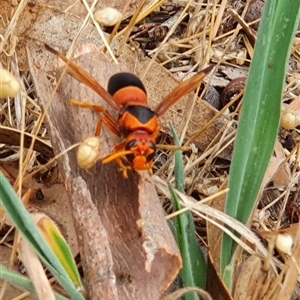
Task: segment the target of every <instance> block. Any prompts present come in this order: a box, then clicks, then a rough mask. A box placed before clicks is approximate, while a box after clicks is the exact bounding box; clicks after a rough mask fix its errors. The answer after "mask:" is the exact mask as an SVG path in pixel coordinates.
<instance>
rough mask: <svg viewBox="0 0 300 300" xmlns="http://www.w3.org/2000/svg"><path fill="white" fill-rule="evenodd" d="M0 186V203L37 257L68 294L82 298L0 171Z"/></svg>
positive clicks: (79, 299) (81, 299)
mask: <svg viewBox="0 0 300 300" xmlns="http://www.w3.org/2000/svg"><path fill="white" fill-rule="evenodd" d="M0 187H1V192H0V205H2V206H3V208H4V209H5V211H6V213H7V214H8V216H9V217H10V218H11V220H12V221H13V223H14V224H15V226H16V227H17V228H18V230H19V231H20V233H21V234H22V235H23V236H24V237H25V238H26V240H27V241H28V243H29V244H30V245H31V246H32V247H33V248H34V249H35V251H36V253H37V254H38V256H39V258H40V259H41V260H42V262H43V263H44V264H45V265H46V267H47V268H48V269H49V271H50V272H51V273H52V274H53V275H54V276H55V278H56V279H57V281H58V282H59V283H60V284H61V286H62V287H63V288H65V289H66V291H67V292H68V293H69V294H70V296H72V298H73V299H78V300H83V299H84V298H83V297H82V295H81V294H80V293H79V292H78V291H77V289H76V287H75V285H74V284H73V282H72V281H71V280H70V278H69V276H68V274H67V272H66V270H65V269H64V268H63V266H62V265H61V263H60V262H59V260H58V259H57V257H56V256H55V254H54V253H53V251H52V250H51V248H50V247H49V245H48V244H47V243H46V242H45V240H44V239H43V237H42V236H41V233H40V232H39V230H38V229H37V227H36V226H35V224H34V222H33V220H32V218H31V216H30V214H29V213H28V212H27V210H26V208H25V207H24V205H23V203H22V202H21V201H20V199H19V198H18V196H17V194H16V193H15V191H14V190H13V188H12V187H11V186H10V184H9V182H8V181H7V179H6V178H5V176H4V175H3V174H2V172H0Z"/></svg>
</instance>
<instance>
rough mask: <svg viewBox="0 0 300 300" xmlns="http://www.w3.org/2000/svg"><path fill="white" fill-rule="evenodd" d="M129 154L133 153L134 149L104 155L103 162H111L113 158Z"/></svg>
mask: <svg viewBox="0 0 300 300" xmlns="http://www.w3.org/2000/svg"><path fill="white" fill-rule="evenodd" d="M128 154H132V151H130V150H123V151H118V152H116V153H113V154H110V155H108V156H106V157H104V158H103V159H102V163H103V164H107V163H109V162H111V161H113V160H116V159H118V158H119V157H121V156H125V155H128Z"/></svg>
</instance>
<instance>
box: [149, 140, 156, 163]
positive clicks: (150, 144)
mask: <svg viewBox="0 0 300 300" xmlns="http://www.w3.org/2000/svg"><path fill="white" fill-rule="evenodd" d="M148 145H149V148H150V149H151V150H153V151H152V152H151V153H150V154H149V155H147V161H151V160H152V159H153V158H154V155H155V152H156V146H155V143H154V142H152V141H150V142H149V144H148Z"/></svg>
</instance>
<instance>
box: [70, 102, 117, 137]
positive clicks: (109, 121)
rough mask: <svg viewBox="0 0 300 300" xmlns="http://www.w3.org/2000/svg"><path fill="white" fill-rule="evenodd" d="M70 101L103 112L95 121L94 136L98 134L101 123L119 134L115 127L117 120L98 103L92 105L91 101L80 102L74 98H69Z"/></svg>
mask: <svg viewBox="0 0 300 300" xmlns="http://www.w3.org/2000/svg"><path fill="white" fill-rule="evenodd" d="M69 102H70V103H72V104H74V105H77V106H80V107H84V108H91V109H93V110H94V111H96V112H100V113H103V115H104V116H103V117H101V118H100V119H99V121H98V123H97V126H96V129H95V136H97V135H99V134H100V132H101V127H102V123H104V124H105V125H106V127H107V128H108V129H109V130H110V131H111V132H112V133H114V134H115V135H117V136H121V134H120V132H119V130H118V129H117V121H116V120H115V118H114V117H113V116H112V115H111V114H110V113H109V112H108V111H107V110H106V109H105V108H103V107H102V106H100V105H94V104H93V103H89V102H81V101H78V100H75V99H70V100H69Z"/></svg>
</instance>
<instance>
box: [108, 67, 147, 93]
mask: <svg viewBox="0 0 300 300" xmlns="http://www.w3.org/2000/svg"><path fill="white" fill-rule="evenodd" d="M129 86H134V87H137V88H139V89H141V90H142V91H143V92H144V93H145V94H146V89H145V86H144V85H143V83H142V81H141V80H140V79H139V78H138V77H137V76H135V75H134V74H131V73H126V72H123V73H117V74H115V75H113V76H112V77H110V79H109V81H108V85H107V91H108V92H109V93H110V94H111V95H112V96H113V95H114V94H115V93H116V92H117V91H119V90H120V89H122V88H125V87H129Z"/></svg>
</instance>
